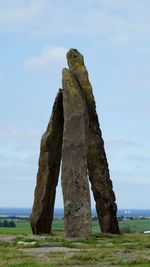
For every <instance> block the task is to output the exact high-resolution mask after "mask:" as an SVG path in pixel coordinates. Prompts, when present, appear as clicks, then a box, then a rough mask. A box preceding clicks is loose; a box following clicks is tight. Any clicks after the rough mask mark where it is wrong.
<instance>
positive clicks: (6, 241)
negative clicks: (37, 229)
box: [0, 233, 150, 267]
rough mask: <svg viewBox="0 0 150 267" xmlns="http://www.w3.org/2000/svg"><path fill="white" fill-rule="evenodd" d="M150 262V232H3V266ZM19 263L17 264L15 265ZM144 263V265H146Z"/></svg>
mask: <svg viewBox="0 0 150 267" xmlns="http://www.w3.org/2000/svg"><path fill="white" fill-rule="evenodd" d="M36 263H38V264H42V265H41V266H46V265H47V266H74V267H75V266H79V265H81V266H93V267H96V266H97V267H98V266H128V264H130V266H134V264H144V263H147V264H148V265H147V266H150V265H149V264H150V235H145V234H124V235H122V236H120V237H118V236H112V237H111V236H108V237H106V236H97V237H96V235H93V236H92V237H90V238H88V239H70V240H69V239H67V240H66V239H64V238H63V236H62V233H55V234H54V235H52V236H49V235H47V236H33V235H31V234H30V235H4V234H1V235H0V266H11V264H28V265H19V266H36V265H34V264H36ZM13 266H14V265H13ZM15 266H16V265H15ZM142 266H144V265H142Z"/></svg>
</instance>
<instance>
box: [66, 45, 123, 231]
mask: <svg viewBox="0 0 150 267" xmlns="http://www.w3.org/2000/svg"><path fill="white" fill-rule="evenodd" d="M67 60H68V65H69V68H70V71H71V72H72V73H73V74H74V75H75V77H76V79H77V81H78V83H79V85H80V88H81V90H82V93H83V96H84V99H85V102H86V107H87V111H88V116H89V133H88V170H89V179H90V182H91V184H92V191H93V195H94V199H95V201H96V210H97V214H98V218H99V223H100V226H101V231H102V232H107V233H115V234H118V233H119V232H120V231H119V227H118V221H117V206H116V203H115V200H116V199H115V194H114V191H113V187H112V181H111V180H110V174H109V168H108V162H107V158H106V153H105V149H104V141H103V139H102V133H101V130H100V126H99V121H98V116H97V112H96V105H95V100H94V96H93V92H92V86H91V84H90V81H89V78H88V72H87V69H86V67H85V65H84V58H83V56H82V55H81V54H80V53H79V52H78V51H77V50H76V49H70V50H69V52H68V53H67Z"/></svg>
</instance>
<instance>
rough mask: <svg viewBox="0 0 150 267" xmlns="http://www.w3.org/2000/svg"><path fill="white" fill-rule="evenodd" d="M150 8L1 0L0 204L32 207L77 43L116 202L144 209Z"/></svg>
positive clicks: (118, 0)
mask: <svg viewBox="0 0 150 267" xmlns="http://www.w3.org/2000/svg"><path fill="white" fill-rule="evenodd" d="M149 14H150V1H149V0H143V1H140V0H82V1H81V0H65V1H62V0H26V1H24V0H0V59H1V60H0V207H32V203H33V194H34V188H35V182H36V174H37V169H38V156H39V145H40V138H41V135H42V133H43V132H44V130H45V129H46V126H47V123H48V121H49V117H50V113H51V109H52V104H53V101H54V98H55V95H56V93H57V91H58V88H60V87H61V70H62V67H65V66H66V59H65V55H66V52H67V50H68V49H69V48H77V49H78V50H79V51H80V52H81V53H83V54H84V58H85V63H86V66H87V68H88V71H89V75H90V80H91V82H92V85H93V91H94V95H95V99H96V103H97V112H98V115H99V119H100V125H101V128H102V132H103V138H104V140H105V148H106V153H107V157H108V161H109V168H110V173H111V178H112V180H113V184H114V190H115V193H116V196H117V203H118V207H119V208H150V206H149V191H150V138H149V137H150V125H149V117H150V104H149V101H150V16H149ZM57 193H58V194H57V200H56V207H62V206H63V203H62V194H61V186H60V184H59V186H58V192H57ZM92 206H93V207H94V202H93V200H92Z"/></svg>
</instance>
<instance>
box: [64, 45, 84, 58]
mask: <svg viewBox="0 0 150 267" xmlns="http://www.w3.org/2000/svg"><path fill="white" fill-rule="evenodd" d="M75 59H78V60H82V61H83V56H82V54H81V53H80V52H79V51H78V50H77V49H75V48H71V49H69V51H68V53H67V60H68V61H70V60H75Z"/></svg>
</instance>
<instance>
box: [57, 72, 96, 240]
mask: <svg viewBox="0 0 150 267" xmlns="http://www.w3.org/2000/svg"><path fill="white" fill-rule="evenodd" d="M62 82H63V107H64V134H63V148H62V189H63V198H64V224H65V235H66V237H87V236H89V234H90V232H91V206H90V193H89V184H88V179H87V136H86V132H87V131H86V127H87V123H88V121H87V120H88V117H87V111H86V106H85V103H84V100H83V97H82V93H81V90H80V88H79V85H78V82H77V80H76V78H75V77H74V75H72V74H71V72H70V71H69V70H68V69H64V70H63V80H62Z"/></svg>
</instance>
